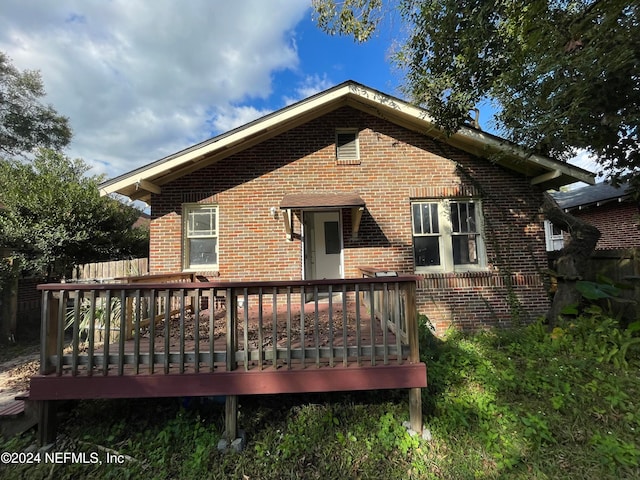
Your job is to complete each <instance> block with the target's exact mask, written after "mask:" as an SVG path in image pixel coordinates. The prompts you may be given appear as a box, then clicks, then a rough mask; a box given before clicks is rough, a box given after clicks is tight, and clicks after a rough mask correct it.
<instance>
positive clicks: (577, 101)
mask: <svg viewBox="0 0 640 480" xmlns="http://www.w3.org/2000/svg"><path fill="white" fill-rule="evenodd" d="M385 5H386V6H385ZM389 5H391V7H390V8H394V7H395V8H396V9H397V12H398V13H399V15H400V18H401V19H402V21H403V22H404V24H405V27H406V29H405V31H406V37H405V38H403V39H402V40H401V42H400V46H399V47H398V48H397V50H396V52H395V54H394V56H393V59H394V61H395V63H396V65H397V66H398V67H399V68H401V69H402V70H403V71H404V73H405V75H406V80H405V83H404V85H403V90H404V92H405V93H406V94H407V95H408V96H409V98H410V100H411V101H413V102H414V103H416V104H418V105H420V106H423V107H425V108H426V109H427V110H428V111H429V112H430V114H431V115H432V117H433V118H434V120H435V122H436V123H437V124H439V125H440V127H441V128H443V130H445V132H447V133H449V134H451V133H453V132H455V131H457V130H458V129H459V128H460V127H461V126H462V125H463V124H465V123H468V122H469V119H470V116H469V114H470V112H471V111H472V110H474V109H477V108H478V106H479V104H481V103H482V102H484V101H491V102H493V103H494V104H495V106H496V112H497V113H496V114H495V118H494V120H495V124H496V126H497V127H498V129H499V130H500V133H501V134H502V135H503V136H505V137H507V138H509V139H511V140H512V141H514V142H515V143H518V144H520V145H522V146H524V147H525V148H528V149H530V151H531V152H536V153H541V154H543V155H548V156H551V157H554V158H557V159H560V160H565V161H566V160H568V159H569V158H571V157H572V156H574V155H575V153H576V152H577V151H578V150H584V151H587V152H589V153H590V154H592V155H593V156H594V157H595V158H596V160H597V161H598V162H599V163H600V165H601V166H602V168H603V170H604V171H605V172H606V173H607V174H608V176H609V177H610V178H611V179H612V180H613V181H614V183H615V182H619V181H622V180H630V181H631V184H632V187H635V191H636V193H637V195H638V196H639V197H640V175H638V173H640V143H639V141H638V140H639V139H638V124H639V123H640V35H638V32H639V31H640V17H639V15H640V12H639V10H640V5H639V4H638V2H628V1H626V0H607V1H604V0H531V1H528V2H522V1H520V0H518V1H516V0H395V2H386V4H383V2H382V0H343V1H335V0H313V6H314V8H315V15H316V20H317V22H318V25H319V27H320V28H321V29H323V30H324V31H326V32H327V33H329V34H332V35H335V34H341V35H351V36H353V37H354V39H355V40H356V41H359V42H361V41H366V40H367V39H368V38H370V37H371V35H373V34H374V32H375V31H376V28H378V27H379V26H380V25H381V21H382V19H383V18H384V17H385V15H390V14H391V11H390V10H387V11H385V10H384V8H387V7H389ZM542 209H543V211H544V213H545V215H546V217H547V218H548V219H550V220H552V221H553V222H554V224H555V225H557V226H558V227H560V228H562V229H563V230H565V231H567V232H569V233H570V235H571V240H570V242H568V245H567V246H566V247H565V249H564V250H563V253H562V257H561V258H560V259H559V260H558V262H557V270H558V276H559V280H560V287H559V290H558V293H557V294H556V295H555V297H554V302H553V304H552V307H551V309H550V311H549V314H548V319H549V321H550V322H551V323H552V324H553V322H554V321H555V320H556V318H557V316H558V313H559V312H560V311H561V310H562V308H563V307H564V306H565V305H567V304H571V303H574V302H575V301H576V299H578V298H579V293H578V292H577V291H576V290H575V281H576V280H577V279H578V278H580V276H581V275H582V274H583V270H584V266H585V263H586V259H588V257H589V256H590V254H591V253H592V252H593V250H594V248H595V245H596V242H597V240H598V237H599V235H600V234H599V232H598V230H597V229H595V228H594V227H591V226H589V225H587V224H585V223H584V222H580V221H577V220H576V219H574V218H573V217H571V216H570V215H566V214H564V213H563V212H562V211H561V210H560V209H558V208H557V206H556V205H555V204H554V202H553V201H550V199H549V198H545V200H544V202H543V204H542Z"/></svg>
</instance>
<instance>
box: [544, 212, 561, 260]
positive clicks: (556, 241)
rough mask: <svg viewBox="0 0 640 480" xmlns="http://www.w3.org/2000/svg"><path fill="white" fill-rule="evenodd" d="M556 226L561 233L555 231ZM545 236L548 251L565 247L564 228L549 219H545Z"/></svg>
mask: <svg viewBox="0 0 640 480" xmlns="http://www.w3.org/2000/svg"><path fill="white" fill-rule="evenodd" d="M554 227H555V228H557V229H559V230H560V233H554V232H553V229H554ZM544 236H545V240H546V244H547V252H554V251H556V250H562V249H563V248H564V230H562V229H560V228H559V227H556V226H555V225H554V224H553V223H551V222H550V221H549V220H545V221H544Z"/></svg>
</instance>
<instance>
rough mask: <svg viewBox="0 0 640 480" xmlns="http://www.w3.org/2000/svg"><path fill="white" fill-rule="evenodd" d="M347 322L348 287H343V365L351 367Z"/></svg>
mask: <svg viewBox="0 0 640 480" xmlns="http://www.w3.org/2000/svg"><path fill="white" fill-rule="evenodd" d="M357 308H358V307H357V305H356V309H357ZM347 320H348V318H347V286H346V285H342V365H343V366H345V367H346V366H348V365H349V351H348V348H347V345H348V344H349V342H348V337H347V332H348V330H347V329H348V325H347Z"/></svg>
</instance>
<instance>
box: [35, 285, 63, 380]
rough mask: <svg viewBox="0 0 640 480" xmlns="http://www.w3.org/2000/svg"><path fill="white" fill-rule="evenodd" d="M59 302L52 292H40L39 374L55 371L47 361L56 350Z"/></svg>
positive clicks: (53, 366)
mask: <svg viewBox="0 0 640 480" xmlns="http://www.w3.org/2000/svg"><path fill="white" fill-rule="evenodd" d="M59 303H60V301H59V300H58V299H57V298H55V297H54V294H53V292H52V291H48V290H44V291H43V292H42V323H41V326H40V374H41V375H47V374H49V373H52V372H54V371H55V365H53V364H52V363H51V361H50V360H49V359H50V358H51V356H52V355H55V354H56V351H57V349H58V340H57V338H56V334H57V332H58V310H59Z"/></svg>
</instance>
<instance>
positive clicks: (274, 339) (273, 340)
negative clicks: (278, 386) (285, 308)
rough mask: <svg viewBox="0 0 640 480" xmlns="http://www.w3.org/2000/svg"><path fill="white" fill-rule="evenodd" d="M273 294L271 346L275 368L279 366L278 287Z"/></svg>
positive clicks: (274, 288)
mask: <svg viewBox="0 0 640 480" xmlns="http://www.w3.org/2000/svg"><path fill="white" fill-rule="evenodd" d="M272 291H273V295H272V297H271V298H272V299H271V305H272V306H273V308H272V312H273V319H272V321H273V325H272V326H273V332H272V337H271V346H272V347H273V356H272V365H273V368H274V369H277V368H278V289H277V288H276V287H273V290H272Z"/></svg>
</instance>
